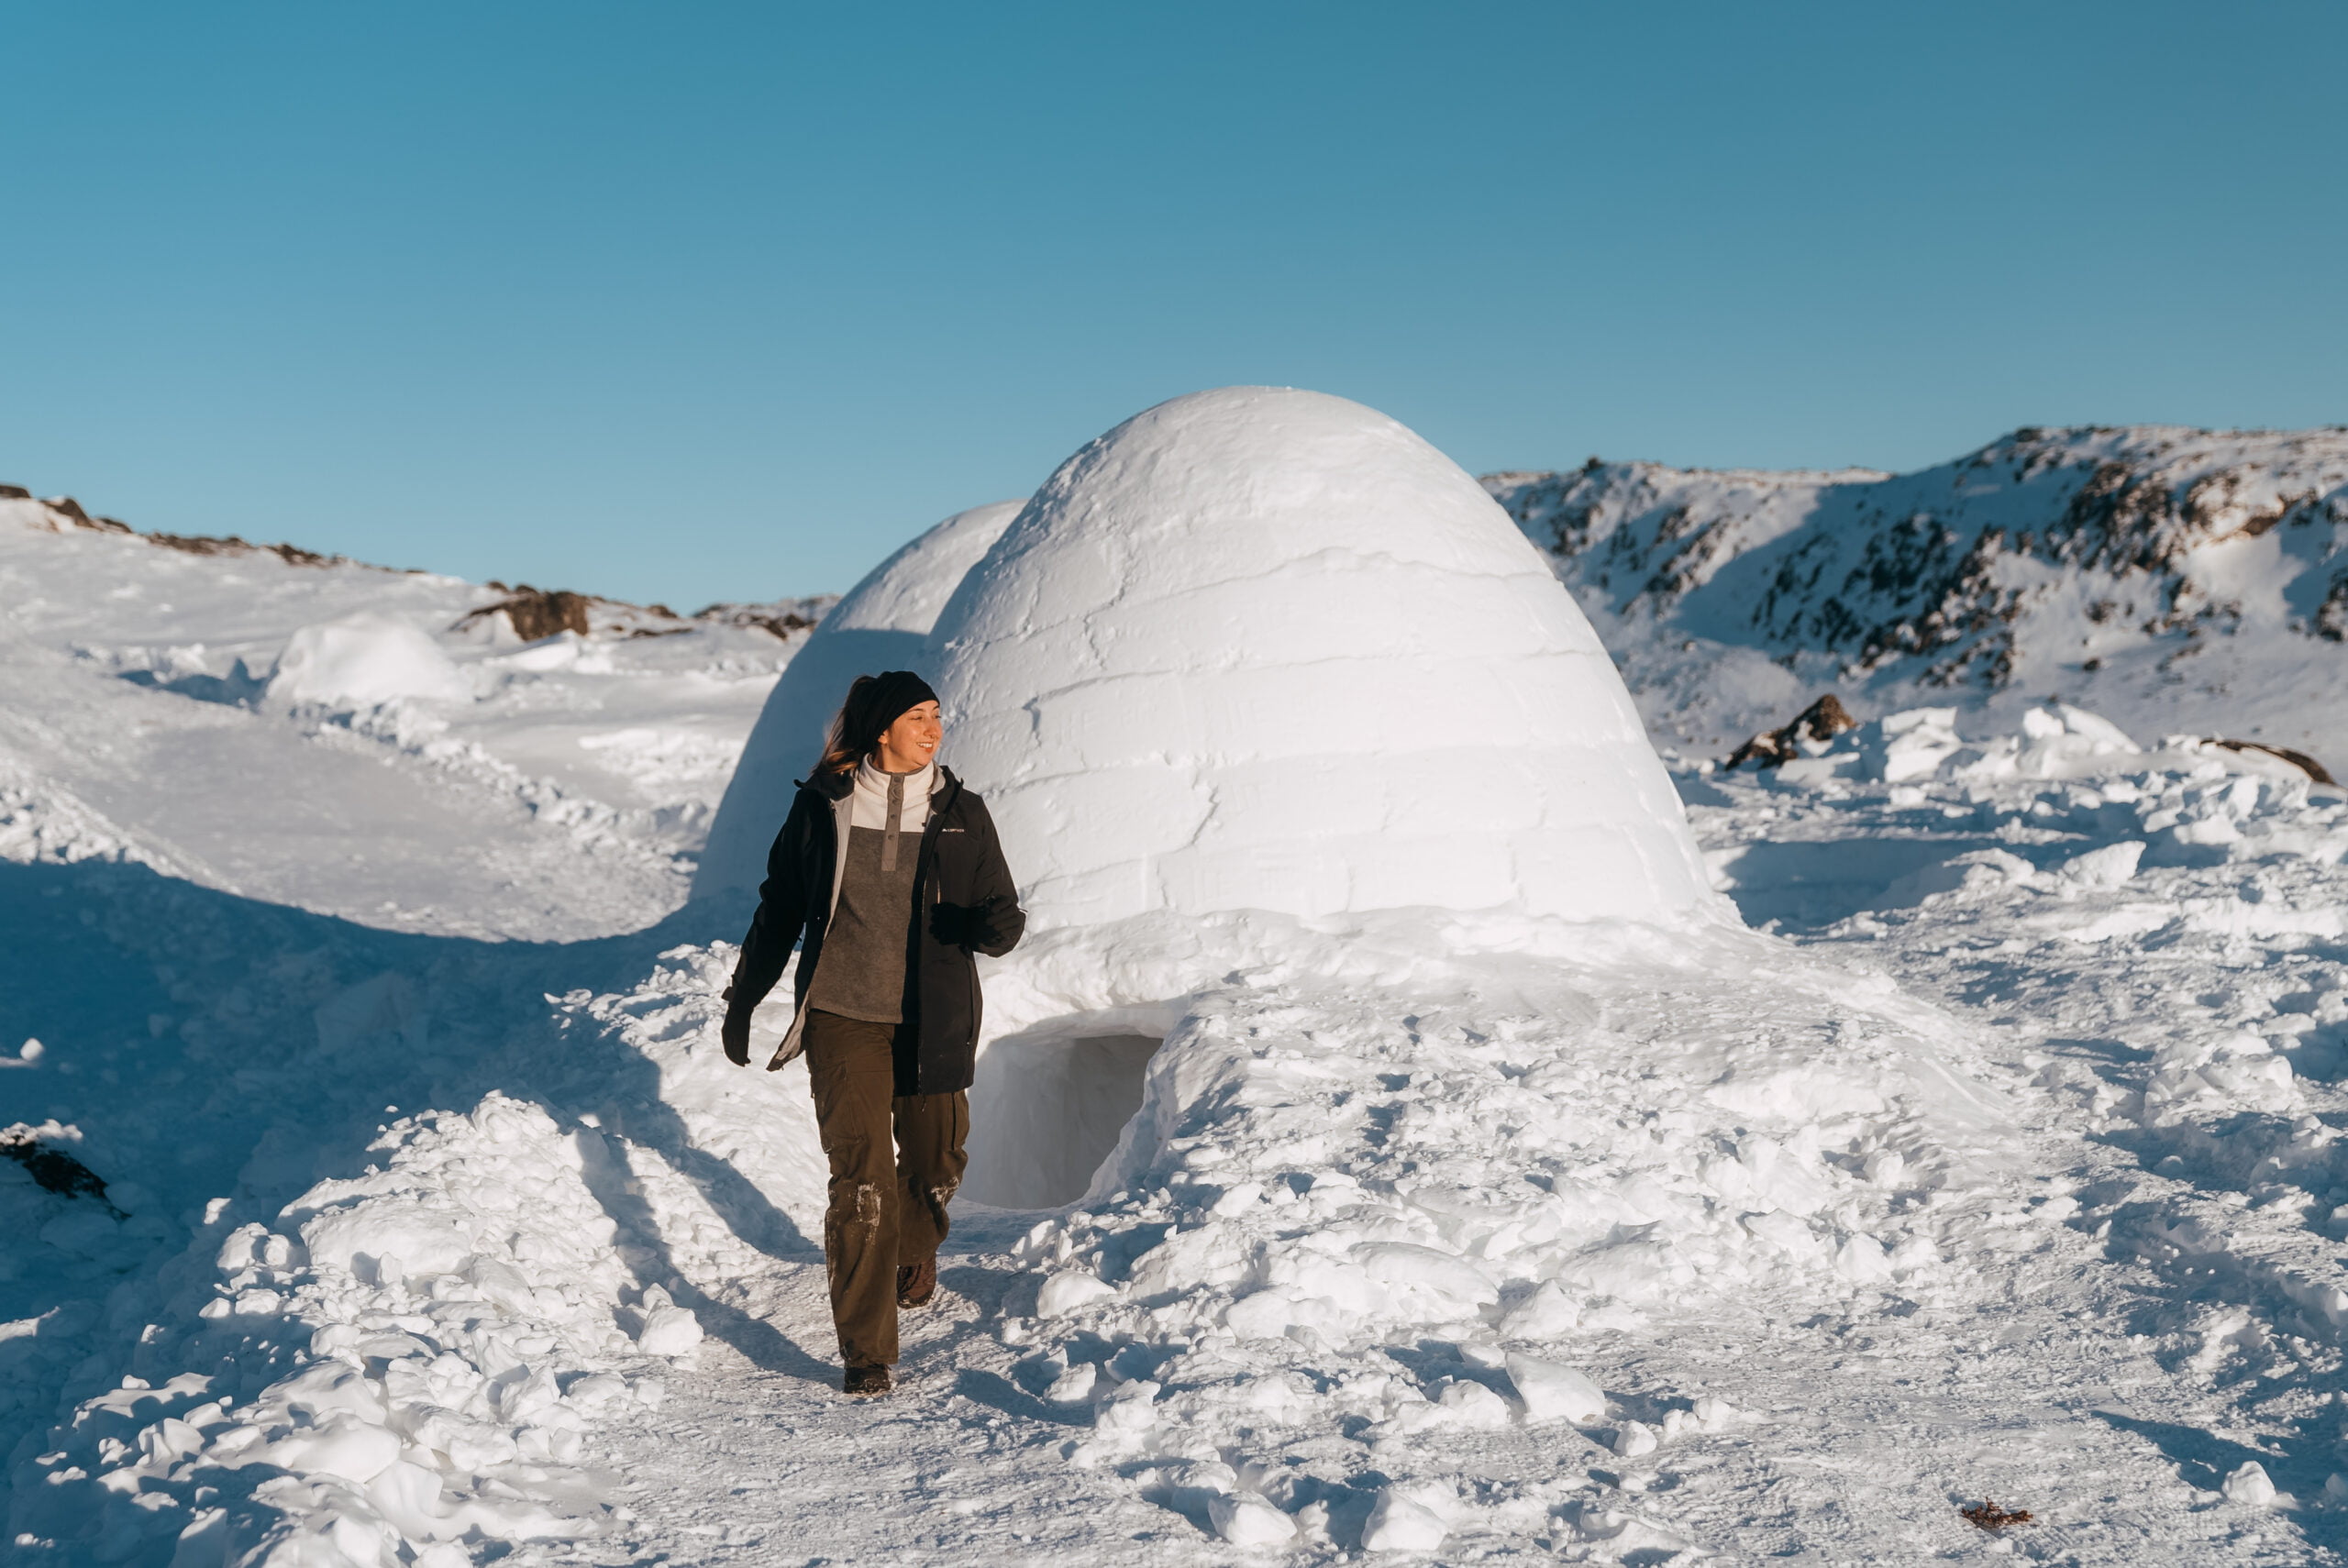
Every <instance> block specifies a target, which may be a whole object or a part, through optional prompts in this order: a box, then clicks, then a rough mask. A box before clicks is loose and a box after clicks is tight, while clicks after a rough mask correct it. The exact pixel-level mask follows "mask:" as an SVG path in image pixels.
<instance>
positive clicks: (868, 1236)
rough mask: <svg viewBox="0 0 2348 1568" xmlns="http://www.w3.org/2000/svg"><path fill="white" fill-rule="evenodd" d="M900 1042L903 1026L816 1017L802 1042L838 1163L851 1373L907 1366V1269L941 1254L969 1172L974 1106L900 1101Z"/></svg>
mask: <svg viewBox="0 0 2348 1568" xmlns="http://www.w3.org/2000/svg"><path fill="white" fill-rule="evenodd" d="M896 1033H897V1026H896V1025H895V1024H893V1023H867V1022H865V1021H863V1020H861V1019H855V1018H842V1017H840V1016H839V1015H838V1014H837V1013H831V1012H822V1011H811V1012H809V1013H808V1015H807V1028H806V1032H805V1034H804V1035H803V1038H804V1039H805V1041H806V1043H807V1079H808V1083H809V1084H810V1086H811V1087H812V1088H814V1094H815V1126H816V1129H817V1130H818V1132H820V1133H821V1134H822V1136H823V1140H824V1155H825V1158H826V1159H828V1160H829V1161H830V1162H831V1166H832V1184H831V1204H830V1207H829V1208H828V1209H825V1214H824V1270H825V1274H826V1275H828V1276H829V1278H830V1281H831V1286H832V1326H833V1328H834V1329H835V1330H836V1331H838V1334H839V1340H840V1359H841V1360H842V1361H844V1362H846V1363H847V1364H848V1365H850V1366H893V1365H895V1364H896V1361H897V1269H898V1266H899V1265H900V1264H915V1263H919V1262H921V1261H922V1260H923V1259H925V1258H930V1257H935V1256H936V1254H937V1245H938V1243H939V1242H943V1241H944V1240H946V1231H947V1221H946V1206H947V1204H948V1203H949V1202H951V1201H952V1200H953V1198H954V1189H955V1188H956V1187H959V1186H961V1185H962V1171H963V1167H965V1166H966V1165H969V1155H968V1154H965V1153H964V1152H963V1148H962V1145H963V1144H964V1143H966V1142H968V1141H969V1136H970V1102H969V1096H967V1095H965V1094H964V1093H962V1092H961V1091H960V1090H956V1091H955V1092H954V1093H952V1094H914V1095H901V1094H898V1093H897V1092H896V1085H897V1074H896V1063H895V1061H894V1057H893V1053H892V1049H891V1043H892V1041H893V1040H894V1039H895V1038H896ZM892 1134H893V1136H892ZM892 1144H893V1154H892Z"/></svg>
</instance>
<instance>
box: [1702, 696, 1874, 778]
mask: <svg viewBox="0 0 2348 1568" xmlns="http://www.w3.org/2000/svg"><path fill="white" fill-rule="evenodd" d="M1857 728H1860V721H1857V718H1853V716H1850V709H1845V707H1844V700H1841V697H1836V695H1833V692H1827V695H1824V697H1820V700H1817V701H1812V704H1811V707H1806V709H1803V712H1799V713H1794V718H1791V723H1785V725H1779V728H1775V730H1764V733H1761V734H1754V737H1752V739H1749V742H1744V744H1743V746H1737V749H1735V751H1733V754H1731V756H1728V760H1726V763H1721V766H1723V767H1743V766H1744V763H1756V766H1761V767H1775V766H1778V763H1791V760H1794V758H1796V756H1801V744H1799V742H1806V739H1820V742H1824V739H1833V737H1836V734H1841V733H1844V730H1857Z"/></svg>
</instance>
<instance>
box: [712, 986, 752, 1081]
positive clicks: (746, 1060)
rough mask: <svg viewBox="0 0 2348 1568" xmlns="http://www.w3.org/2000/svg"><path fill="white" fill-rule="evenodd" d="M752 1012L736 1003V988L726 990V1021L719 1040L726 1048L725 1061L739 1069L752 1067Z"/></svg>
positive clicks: (722, 1025) (722, 1026) (721, 1028)
mask: <svg viewBox="0 0 2348 1568" xmlns="http://www.w3.org/2000/svg"><path fill="white" fill-rule="evenodd" d="M750 1011H751V1010H750V1009H748V1008H747V1007H737V1006H736V1005H735V1002H734V988H733V987H731V986H728V987H726V988H725V1022H724V1023H722V1024H720V1025H719V1026H718V1030H717V1038H718V1039H719V1041H721V1042H722V1043H724V1044H725V1059H726V1060H727V1061H729V1062H731V1063H733V1064H734V1065H735V1066H737V1067H747V1066H749V1065H750Z"/></svg>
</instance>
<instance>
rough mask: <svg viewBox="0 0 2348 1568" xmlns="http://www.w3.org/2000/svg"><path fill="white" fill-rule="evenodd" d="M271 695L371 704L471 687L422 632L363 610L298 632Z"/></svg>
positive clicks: (460, 694) (281, 659) (464, 694)
mask: <svg viewBox="0 0 2348 1568" xmlns="http://www.w3.org/2000/svg"><path fill="white" fill-rule="evenodd" d="M268 694H269V695H270V696H271V697H273V698H276V699H278V700H279V701H285V702H316V703H323V704H327V705H351V704H357V705H360V706H371V705H373V704H376V703H381V702H392V701H399V700H400V699H402V698H426V699H431V700H437V701H452V702H461V701H471V697H472V695H473V690H472V685H471V682H470V681H468V680H467V679H465V677H464V675H463V673H462V672H460V670H459V669H458V668H457V667H456V665H455V664H454V663H453V662H451V661H450V659H449V656H448V655H447V654H445V653H443V652H442V651H441V649H440V645H439V644H437V643H436V642H434V641H433V640H432V639H431V637H429V636H428V635H426V634H425V633H424V632H422V631H420V630H418V629H417V628H416V627H415V626H413V625H411V624H408V623H407V622H405V621H402V620H398V619H396V618H394V617H393V616H389V615H382V614H377V613H373V612H371V611H361V612H360V613H358V614H355V615H346V616H344V617H343V618H342V619H340V620H338V621H328V622H325V623H323V624H317V625H310V626H304V627H302V628H301V629H300V630H298V631H296V632H295V633H294V635H293V636H292V637H291V638H289V639H288V640H287V641H286V644H285V651H284V652H283V653H282V654H280V655H279V656H278V659H277V668H276V671H275V673H273V674H272V675H271V677H270V679H269V688H268Z"/></svg>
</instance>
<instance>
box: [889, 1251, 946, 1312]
mask: <svg viewBox="0 0 2348 1568" xmlns="http://www.w3.org/2000/svg"><path fill="white" fill-rule="evenodd" d="M936 1294H937V1260H936V1258H934V1257H928V1258H924V1259H922V1260H921V1262H919V1263H916V1264H899V1265H898V1267H897V1305H898V1306H900V1307H908V1308H910V1307H926V1306H928V1305H929V1298H930V1297H933V1296H935V1295H936Z"/></svg>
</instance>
